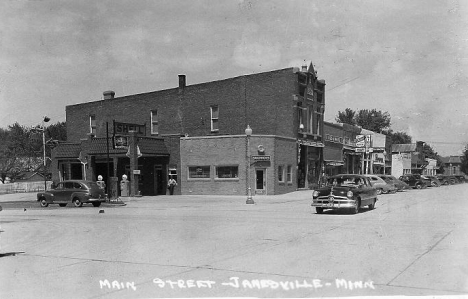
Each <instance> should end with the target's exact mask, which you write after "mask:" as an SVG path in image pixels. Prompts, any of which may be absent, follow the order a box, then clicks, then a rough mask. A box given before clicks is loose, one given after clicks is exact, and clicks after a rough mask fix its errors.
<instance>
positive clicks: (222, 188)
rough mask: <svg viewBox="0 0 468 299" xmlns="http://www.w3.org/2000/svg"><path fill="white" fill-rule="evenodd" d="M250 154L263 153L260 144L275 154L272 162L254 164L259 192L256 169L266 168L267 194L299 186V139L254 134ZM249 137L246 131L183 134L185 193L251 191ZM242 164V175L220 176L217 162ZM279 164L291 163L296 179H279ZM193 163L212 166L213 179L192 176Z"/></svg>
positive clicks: (182, 154) (252, 171)
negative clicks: (225, 134) (211, 135)
mask: <svg viewBox="0 0 468 299" xmlns="http://www.w3.org/2000/svg"><path fill="white" fill-rule="evenodd" d="M249 143H250V156H251V157H252V156H253V155H259V154H260V153H259V152H258V146H259V145H262V146H263V148H265V152H264V155H268V156H270V157H271V160H270V161H268V162H255V163H254V160H253V159H252V160H251V161H252V165H251V167H250V169H251V171H250V186H251V188H252V194H254V193H255V169H257V168H262V169H265V170H266V189H267V194H282V193H287V192H291V191H295V190H296V186H297V183H296V173H295V171H296V167H295V165H296V163H297V162H296V159H297V157H296V155H295V154H296V152H297V149H296V147H295V144H296V143H295V140H294V139H288V138H278V137H275V136H264V135H260V136H255V135H253V136H252V137H251V138H250V142H249ZM246 146H247V140H246V137H245V135H244V136H242V135H238V136H224V137H207V138H197V137H194V138H190V137H189V138H182V139H181V147H180V149H181V154H180V156H181V176H180V177H181V183H182V194H220V195H247V186H248V185H247V182H246V178H247V169H248V166H247V152H246V150H247V149H246ZM219 165H238V169H239V172H238V174H239V175H238V178H236V179H216V178H215V171H216V168H215V167H216V166H219ZM278 165H284V166H285V167H286V166H287V165H291V167H292V172H293V174H292V175H293V177H292V180H293V182H292V183H279V182H278V175H277V171H278V167H277V166H278ZM189 166H210V168H211V172H210V178H209V179H190V178H188V167H189Z"/></svg>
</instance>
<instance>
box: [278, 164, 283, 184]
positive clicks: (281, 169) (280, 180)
mask: <svg viewBox="0 0 468 299" xmlns="http://www.w3.org/2000/svg"><path fill="white" fill-rule="evenodd" d="M278 182H280V183H283V182H284V167H283V165H279V166H278Z"/></svg>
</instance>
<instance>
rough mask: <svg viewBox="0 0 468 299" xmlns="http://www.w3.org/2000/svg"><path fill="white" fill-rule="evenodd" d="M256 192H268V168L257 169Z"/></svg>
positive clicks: (263, 193) (260, 193)
mask: <svg viewBox="0 0 468 299" xmlns="http://www.w3.org/2000/svg"><path fill="white" fill-rule="evenodd" d="M255 194H256V195H266V194H267V186H266V169H265V168H257V169H255Z"/></svg>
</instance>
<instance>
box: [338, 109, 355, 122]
mask: <svg viewBox="0 0 468 299" xmlns="http://www.w3.org/2000/svg"><path fill="white" fill-rule="evenodd" d="M355 117H356V112H355V111H354V110H353V109H351V108H346V109H345V111H344V112H342V111H338V115H337V116H336V118H335V120H336V122H338V123H342V124H348V125H352V126H355V125H356V119H355Z"/></svg>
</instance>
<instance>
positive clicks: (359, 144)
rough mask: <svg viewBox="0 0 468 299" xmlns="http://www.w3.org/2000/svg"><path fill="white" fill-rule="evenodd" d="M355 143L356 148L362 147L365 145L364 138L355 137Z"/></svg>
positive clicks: (363, 136) (361, 136) (360, 136)
mask: <svg viewBox="0 0 468 299" xmlns="http://www.w3.org/2000/svg"><path fill="white" fill-rule="evenodd" d="M355 142H356V146H357V147H364V146H365V145H366V136H365V135H357V136H356V140H355Z"/></svg>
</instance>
